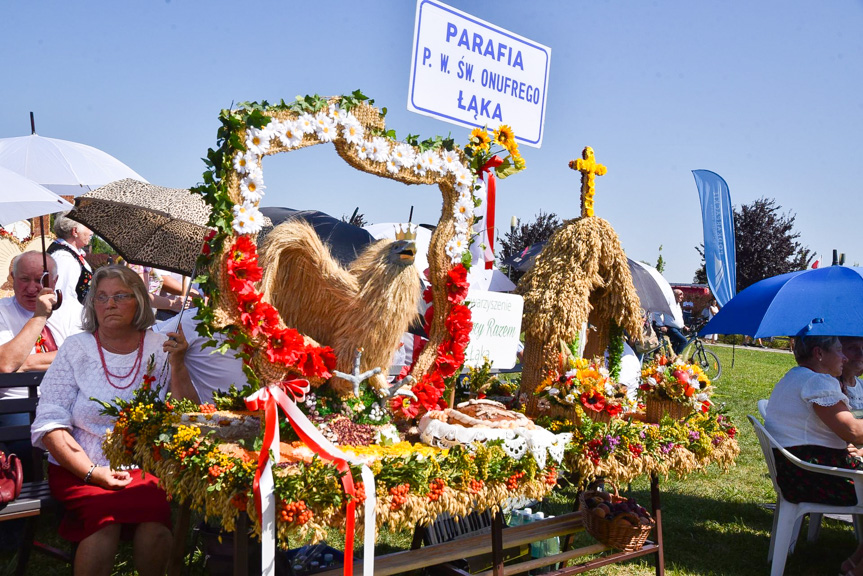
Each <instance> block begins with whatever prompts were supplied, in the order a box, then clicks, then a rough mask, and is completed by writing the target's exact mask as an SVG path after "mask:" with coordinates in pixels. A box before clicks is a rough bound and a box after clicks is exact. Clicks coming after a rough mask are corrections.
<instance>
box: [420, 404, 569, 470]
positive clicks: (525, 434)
mask: <svg viewBox="0 0 863 576" xmlns="http://www.w3.org/2000/svg"><path fill="white" fill-rule="evenodd" d="M419 430H420V440H422V441H423V442H424V443H426V444H428V445H430V446H438V447H440V448H452V447H453V446H464V447H465V448H467V449H468V450H473V449H474V448H475V446H474V442H480V443H485V442H488V441H489V440H503V450H504V452H506V454H507V456H509V457H510V458H512V459H514V460H521V458H522V456H524V455H525V454H526V453H527V452H530V454H531V455H532V456H533V458H534V459H535V460H536V464H537V466H539V467H540V468H545V462H546V458H547V455H551V458H552V459H553V460H554V461H555V462H557V463H558V464H559V463H560V461H561V460H562V459H563V451H564V449H565V448H566V444H567V442H569V441H570V440H571V439H572V434H570V433H568V432H567V433H563V434H553V433H551V432H549V431H548V430H546V429H545V428H539V427H534V428H532V429H527V428H505V429H504V428H483V427H479V426H474V427H472V428H466V427H464V426H459V425H457V424H448V423H446V422H442V421H440V420H437V419H435V418H430V417H429V415H428V414H425V415H423V417H422V418H420V423H419Z"/></svg>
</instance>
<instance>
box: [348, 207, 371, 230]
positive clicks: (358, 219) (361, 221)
mask: <svg viewBox="0 0 863 576" xmlns="http://www.w3.org/2000/svg"><path fill="white" fill-rule="evenodd" d="M342 222H347V223H348V224H353V225H354V226H359V227H360V228H362V227H363V226H368V225H369V222H368V221H367V220H366V215H365V214H363V213H361V212H360V207H359V206H357V207H356V209H354V213H353V214H351V217H350V218H347V217H345V215H344V214H342Z"/></svg>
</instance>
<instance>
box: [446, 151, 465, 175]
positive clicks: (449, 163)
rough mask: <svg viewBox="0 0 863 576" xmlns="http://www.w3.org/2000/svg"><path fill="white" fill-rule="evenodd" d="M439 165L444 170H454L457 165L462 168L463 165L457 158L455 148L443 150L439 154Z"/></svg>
mask: <svg viewBox="0 0 863 576" xmlns="http://www.w3.org/2000/svg"><path fill="white" fill-rule="evenodd" d="M441 165H442V166H443V169H444V171H445V172H454V171H455V169H456V167H458V166H461V167H462V168H464V165H463V164H462V163H461V161H460V160H459V158H458V153H457V152H456V151H455V150H445V151H444V152H443V154H441Z"/></svg>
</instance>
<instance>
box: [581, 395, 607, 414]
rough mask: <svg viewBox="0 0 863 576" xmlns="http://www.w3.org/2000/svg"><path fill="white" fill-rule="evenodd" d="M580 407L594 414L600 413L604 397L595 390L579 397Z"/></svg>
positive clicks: (603, 404)
mask: <svg viewBox="0 0 863 576" xmlns="http://www.w3.org/2000/svg"><path fill="white" fill-rule="evenodd" d="M581 405H582V406H584V407H585V408H587V409H588V410H593V411H594V412H602V410H603V409H604V408H605V396H603V395H602V394H600V393H599V392H598V391H596V390H591V391H590V392H585V393H584V394H582V395H581Z"/></svg>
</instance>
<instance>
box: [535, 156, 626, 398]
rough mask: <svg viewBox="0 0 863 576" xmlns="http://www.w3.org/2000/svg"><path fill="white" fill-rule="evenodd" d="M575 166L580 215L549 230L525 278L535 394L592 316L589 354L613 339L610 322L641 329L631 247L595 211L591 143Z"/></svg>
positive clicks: (598, 169) (597, 170) (599, 168)
mask: <svg viewBox="0 0 863 576" xmlns="http://www.w3.org/2000/svg"><path fill="white" fill-rule="evenodd" d="M583 158H584V160H579V161H573V162H572V163H570V167H572V168H573V169H575V170H579V171H581V172H582V216H581V217H580V218H576V219H573V220H567V221H566V222H564V223H563V225H562V226H561V227H560V228H559V229H558V230H557V231H556V232H555V233H554V234H553V235H552V236H551V238H550V239H549V240H548V243H547V244H546V246H545V248H543V250H542V252H541V253H540V254H539V256H537V258H536V263H535V264H534V266H533V268H531V269H530V270H529V271H528V272H527V274H525V275H524V277H522V279H521V281H520V282H519V285H518V292H519V293H521V294H522V295H523V296H524V322H523V328H524V331H525V342H524V344H525V349H524V362H523V366H524V371H523V374H522V383H521V391H522V392H527V393H528V394H530V395H531V400H530V402H529V405H528V411H529V412H533V409H534V408H535V404H536V397H534V396H533V392H534V391H535V390H536V388H537V387H538V386H539V384H540V383H541V382H542V380H543V378H544V377H545V376H546V374H547V373H548V372H549V371H550V370H556V369H558V366H559V355H560V342H561V341H564V342H572V341H573V339H574V338H575V337H576V335H577V334H578V333H579V330H580V329H581V327H582V325H583V324H584V323H585V322H589V323H590V324H591V326H592V327H593V331H589V332H588V338H587V345H586V348H585V351H584V356H585V357H587V358H590V357H592V356H594V355H601V354H602V353H603V352H604V351H605V349H606V347H607V346H608V343H609V336H610V329H611V323H612V322H613V323H614V324H616V325H617V326H619V327H621V328H623V329H624V330H626V331H627V332H629V334H632V335H640V334H641V303H640V301H639V299H638V294H637V293H636V292H635V286H634V285H633V283H632V275H631V273H630V271H629V265H628V264H627V260H626V254H625V253H624V251H623V248H622V247H621V245H620V239H619V238H618V236H617V233H616V232H615V231H614V228H613V227H612V226H611V224H609V223H608V222H607V221H606V220H603V219H602V218H597V217H596V216H594V215H593V193H594V175H595V174H598V175H600V176H601V175H603V174H604V173H605V166H603V165H601V164H597V163H596V162H595V160H594V157H593V150H592V149H591V148H590V147H587V148H585V150H584V152H583Z"/></svg>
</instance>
